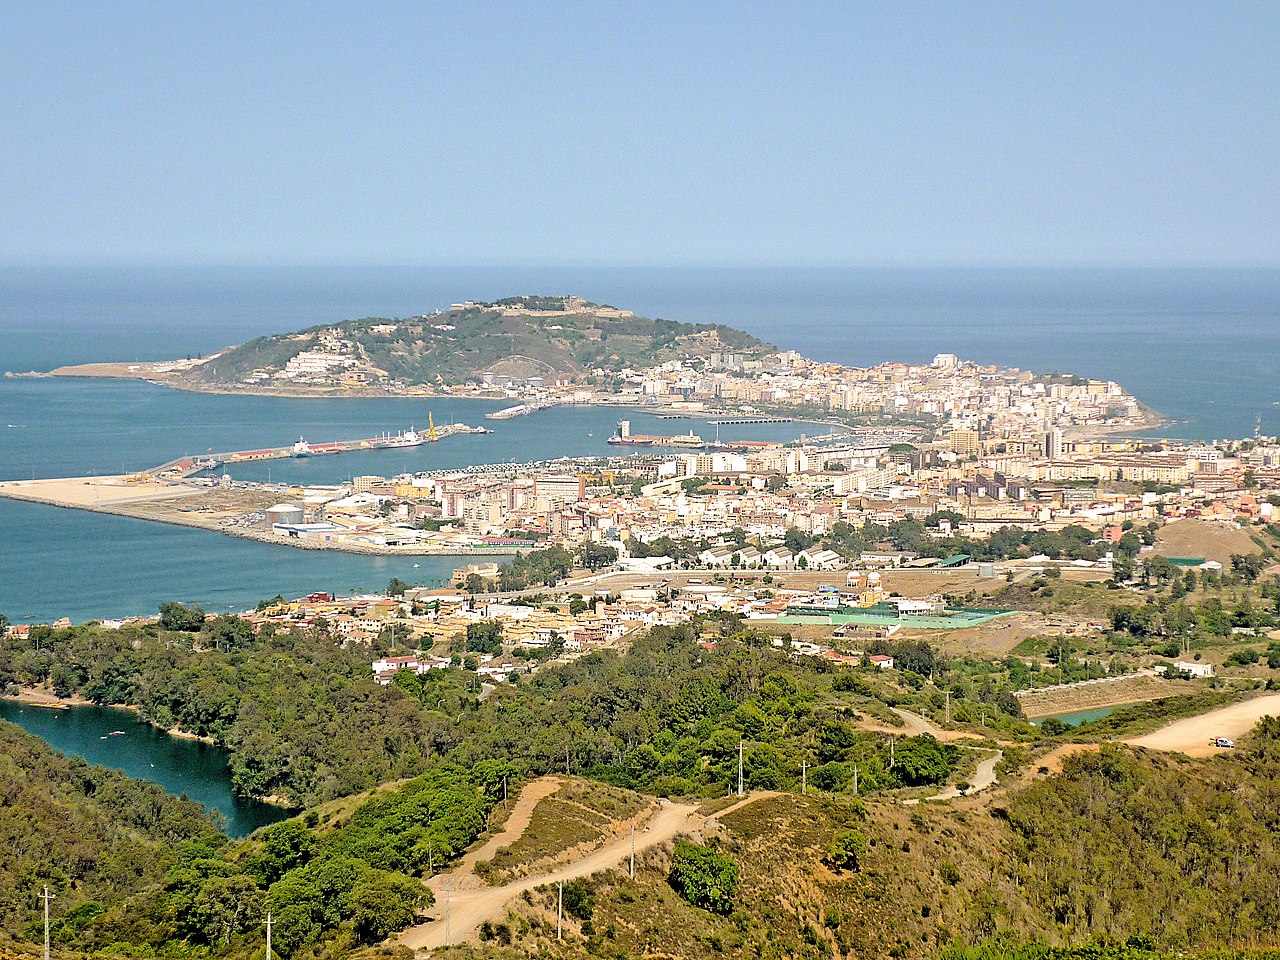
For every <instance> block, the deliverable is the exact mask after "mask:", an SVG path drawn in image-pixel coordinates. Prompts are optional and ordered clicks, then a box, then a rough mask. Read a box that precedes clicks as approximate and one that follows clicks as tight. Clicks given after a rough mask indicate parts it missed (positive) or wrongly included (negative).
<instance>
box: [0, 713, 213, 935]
mask: <svg viewBox="0 0 1280 960" xmlns="http://www.w3.org/2000/svg"><path fill="white" fill-rule="evenodd" d="M223 843H225V838H224V837H223V836H222V835H221V834H219V832H218V830H217V828H216V827H215V826H214V825H213V822H212V821H211V820H210V819H209V818H208V817H206V816H205V814H204V811H203V810H202V809H201V808H200V806H199V805H198V804H195V803H191V802H189V801H186V800H179V799H178V798H176V797H172V796H169V795H168V794H166V793H165V792H164V791H162V790H161V789H160V788H159V787H157V786H155V785H154V784H150V783H144V782H142V781H138V780H130V779H129V778H128V777H126V776H124V775H123V774H120V773H115V772H113V771H110V770H104V769H102V768H101V767H91V766H89V765H87V764H86V763H84V761H82V760H72V759H68V758H66V757H64V756H63V755H62V754H59V753H56V752H54V751H53V750H51V749H50V748H49V747H48V745H47V744H45V742H44V741H43V740H40V739H39V738H37V737H33V736H31V735H30V734H27V733H24V732H23V731H22V730H20V729H19V728H18V727H16V726H14V725H13V724H11V723H7V722H4V721H0V851H3V853H2V854H0V938H3V937H4V936H6V935H7V936H8V937H10V938H13V939H25V940H34V939H36V938H37V937H38V936H39V935H40V927H39V926H38V923H39V912H38V909H37V908H38V907H39V906H40V901H39V900H38V899H36V898H37V896H38V895H39V894H40V893H41V891H42V890H43V888H44V886H45V885H46V884H47V885H48V886H49V888H50V890H51V892H52V893H53V894H54V895H55V896H57V897H58V900H57V901H56V907H55V910H54V915H55V916H56V917H57V923H56V924H55V926H54V933H55V936H56V938H57V939H58V940H59V941H63V940H67V939H72V938H74V937H75V936H77V935H78V933H79V931H80V929H81V928H82V927H83V926H84V925H86V924H88V923H90V922H92V921H93V920H94V918H95V917H97V916H98V915H100V914H101V913H103V912H104V911H106V910H109V909H112V908H114V907H115V906H118V905H119V904H121V903H123V902H124V900H125V899H126V898H128V897H130V896H132V895H133V894H135V893H136V892H137V891H138V890H140V889H144V888H146V887H148V886H150V885H152V884H155V883H158V882H159V881H160V880H162V879H163V878H164V876H165V873H166V871H167V870H168V869H169V868H170V867H171V866H172V865H173V864H174V863H175V862H176V861H177V859H178V857H179V856H180V853H179V851H180V850H183V849H185V848H188V847H192V846H200V847H203V848H207V849H210V850H216V849H218V848H219V847H220V846H221V845H222V844H223ZM0 942H2V940H0Z"/></svg>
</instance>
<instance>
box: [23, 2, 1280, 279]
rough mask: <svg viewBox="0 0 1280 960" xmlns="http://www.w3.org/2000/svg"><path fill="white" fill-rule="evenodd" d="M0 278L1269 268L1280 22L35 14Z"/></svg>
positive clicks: (403, 9) (788, 13)
mask: <svg viewBox="0 0 1280 960" xmlns="http://www.w3.org/2000/svg"><path fill="white" fill-rule="evenodd" d="M0 28H2V29H3V31H4V36H5V37H6V38H7V39H6V53H5V56H4V57H3V58H0V89H2V90H3V91H4V93H3V95H2V96H0V128H2V129H3V131H4V134H3V144H4V145H3V149H0V224H2V226H0V261H3V262H45V263H49V262H53V263H57V262H107V263H116V262H119V263H129V262H178V263H185V262H220V263H229V262H321V263H323V262H334V263H384V262H385V263H390V262H395V263H406V262H412V263H490V264H502V263H510V264H516V263H522V264H523V263H535V264H541V263H575V264H589V263H608V264H645V265H648V264H677V263H687V264H770V265H786V264H922V265H923V264H1091V265H1093V264H1109V263H1117V264H1135V263H1137V264H1184V263H1185V264H1280V229H1277V225H1280V176H1277V173H1278V172H1280V159H1278V157H1277V144H1280V100H1278V99H1277V92H1278V91H1280V4H1276V3H1257V4H1242V3H1221V4H1219V3H1199V4H1193V3H1187V2H1174V3H1152V4H1147V3H1139V2H1122V3H1114V2H1112V3H1096V4H1094V3H1085V2H1077V3H1011V4H999V3H987V4H980V3H963V4H961V3H957V4H947V3H941V2H939V3H924V4H912V3H905V4H898V3H893V4H879V5H871V4H865V5H863V4H847V3H839V4H817V3H795V4H792V3H768V4H750V3H725V4H716V3H692V4H690V3H679V4H670V5H666V4H661V3H653V4H635V3H617V4H612V3H582V4H554V3H522V4H515V3H513V4H486V3H467V4H411V3H405V4H384V5H383V4H373V3H361V4H332V5H325V4H289V3H271V4H250V3H247V2H246V3H243V4H231V3H217V2H211V3H199V4H188V3H172V2H165V3H154V4H151V3H119V4H102V3H93V4H90V3H83V4H76V3H54V2H50V3H29V4H6V5H4V9H3V11H0Z"/></svg>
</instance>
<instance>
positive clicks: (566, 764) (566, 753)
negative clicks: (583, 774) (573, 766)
mask: <svg viewBox="0 0 1280 960" xmlns="http://www.w3.org/2000/svg"><path fill="white" fill-rule="evenodd" d="M564 775H565V776H566V777H567V776H569V745H568V744H567V743H566V744H565V745H564Z"/></svg>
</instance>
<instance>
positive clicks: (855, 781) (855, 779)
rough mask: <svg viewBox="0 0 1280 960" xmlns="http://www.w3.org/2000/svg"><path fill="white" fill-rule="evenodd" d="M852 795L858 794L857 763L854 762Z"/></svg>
mask: <svg viewBox="0 0 1280 960" xmlns="http://www.w3.org/2000/svg"><path fill="white" fill-rule="evenodd" d="M853 795H854V796H855V797H856V796H857V795H858V765H857V764H856V763H855V764H854V765H853Z"/></svg>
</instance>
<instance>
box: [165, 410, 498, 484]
mask: <svg viewBox="0 0 1280 960" xmlns="http://www.w3.org/2000/svg"><path fill="white" fill-rule="evenodd" d="M489 432H490V431H488V430H486V429H485V428H484V427H469V426H467V425H466V424H465V423H450V424H445V425H444V426H442V427H437V426H436V425H435V423H434V421H433V422H432V424H431V427H430V429H429V430H428V431H427V432H426V433H424V434H421V435H419V434H417V433H413V432H412V431H411V432H410V433H409V434H401V435H399V436H382V437H370V438H368V439H365V440H334V441H331V442H328V443H308V442H307V441H306V440H304V439H302V438H301V437H299V438H298V442H297V443H294V444H292V445H290V446H287V447H264V448H262V449H259V450H232V451H229V452H226V453H214V452H212V451H210V452H209V453H206V454H204V455H202V456H201V455H197V456H182V457H175V458H174V459H172V460H169V461H168V462H166V463H162V464H160V466H158V467H155V468H153V469H151V470H148V471H146V474H147V475H149V476H150V477H153V478H155V479H156V480H160V481H164V482H176V481H181V480H186V479H188V478H190V477H194V476H196V475H197V474H200V473H204V472H206V471H208V470H216V469H218V468H219V467H222V466H225V465H228V464H232V463H254V462H257V461H260V460H287V459H292V458H295V457H322V456H326V455H328V454H334V453H353V452H356V451H359V450H398V449H404V448H407V447H418V446H422V445H423V444H426V443H435V442H436V441H437V440H440V439H443V438H444V437H451V436H455V435H458V434H464V433H489Z"/></svg>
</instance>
